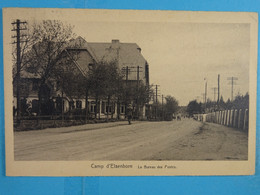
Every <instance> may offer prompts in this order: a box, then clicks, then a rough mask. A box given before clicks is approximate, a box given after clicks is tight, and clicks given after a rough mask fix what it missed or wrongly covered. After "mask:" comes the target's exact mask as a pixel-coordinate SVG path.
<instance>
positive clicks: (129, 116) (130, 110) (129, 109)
mask: <svg viewBox="0 0 260 195" xmlns="http://www.w3.org/2000/svg"><path fill="white" fill-rule="evenodd" d="M132 118H133V106H132V104H128V106H127V119H128V124H129V125H131V120H132Z"/></svg>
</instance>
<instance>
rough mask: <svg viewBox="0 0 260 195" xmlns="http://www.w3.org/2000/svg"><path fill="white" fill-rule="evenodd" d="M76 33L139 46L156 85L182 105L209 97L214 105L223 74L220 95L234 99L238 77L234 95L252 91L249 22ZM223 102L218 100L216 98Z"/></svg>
mask: <svg viewBox="0 0 260 195" xmlns="http://www.w3.org/2000/svg"><path fill="white" fill-rule="evenodd" d="M72 25H73V26H74V32H75V33H76V34H77V35H79V36H82V37H83V38H85V39H86V41H88V42H111V40H112V39H119V40H120V42H123V43H137V44H138V45H139V47H140V48H141V49H142V55H143V56H144V58H145V59H146V60H147V62H148V63H149V70H150V84H157V85H159V90H160V94H163V95H164V96H166V95H171V96H174V97H175V98H176V99H177V100H178V102H179V105H182V106H184V105H187V104H188V103H189V101H191V100H194V99H196V100H197V101H203V98H202V96H203V95H202V94H203V93H205V83H206V82H207V97H208V98H210V99H211V100H214V91H213V88H214V87H217V78H218V74H220V94H221V95H222V96H223V98H224V100H227V99H228V98H231V85H230V81H229V80H228V79H227V78H228V77H237V79H238V80H236V81H235V85H234V96H235V95H237V94H238V93H239V94H242V95H244V94H245V93H246V92H248V91H249V59H250V53H249V50H250V25H249V24H247V23H241V24H240V23H225V24H224V23H173V22H172V23H171V22H167V23H166V22H83V21H75V22H74V23H73V24H72ZM216 98H217V95H216Z"/></svg>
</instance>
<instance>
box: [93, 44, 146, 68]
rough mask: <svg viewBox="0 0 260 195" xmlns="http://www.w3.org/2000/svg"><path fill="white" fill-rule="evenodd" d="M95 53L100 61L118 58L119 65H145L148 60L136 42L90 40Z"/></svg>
mask: <svg viewBox="0 0 260 195" xmlns="http://www.w3.org/2000/svg"><path fill="white" fill-rule="evenodd" d="M88 45H89V46H90V48H91V50H92V51H93V53H94V54H95V55H96V58H97V60H98V61H110V60H118V63H119V66H120V67H123V66H137V65H140V66H142V65H144V64H145V63H146V60H145V59H144V57H143V56H142V54H141V52H140V50H141V49H140V47H139V46H138V45H137V44H136V43H121V42H119V41H117V42H116V43H113V41H112V43H93V42H89V43H88Z"/></svg>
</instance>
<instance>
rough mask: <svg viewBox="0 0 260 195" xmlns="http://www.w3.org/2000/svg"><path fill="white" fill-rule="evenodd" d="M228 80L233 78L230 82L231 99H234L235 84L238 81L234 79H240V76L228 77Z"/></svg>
mask: <svg viewBox="0 0 260 195" xmlns="http://www.w3.org/2000/svg"><path fill="white" fill-rule="evenodd" d="M227 80H231V83H229V84H231V101H233V92H234V85H235V84H236V83H234V81H235V80H238V78H237V77H228V78H227Z"/></svg>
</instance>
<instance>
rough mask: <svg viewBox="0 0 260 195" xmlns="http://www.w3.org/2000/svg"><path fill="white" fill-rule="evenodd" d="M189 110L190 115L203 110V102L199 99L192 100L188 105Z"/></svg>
mask: <svg viewBox="0 0 260 195" xmlns="http://www.w3.org/2000/svg"><path fill="white" fill-rule="evenodd" d="M187 112H188V113H189V115H190V116H192V115H193V114H198V113H201V112H202V104H199V103H198V102H197V100H193V101H190V102H189V104H188V106H187Z"/></svg>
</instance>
